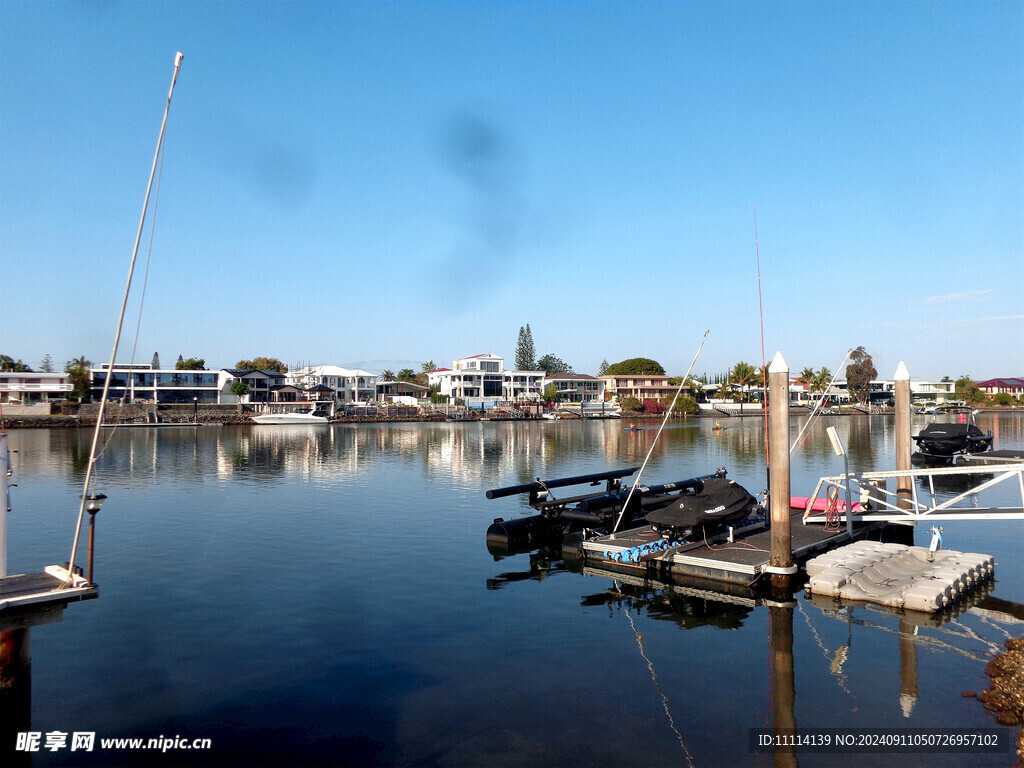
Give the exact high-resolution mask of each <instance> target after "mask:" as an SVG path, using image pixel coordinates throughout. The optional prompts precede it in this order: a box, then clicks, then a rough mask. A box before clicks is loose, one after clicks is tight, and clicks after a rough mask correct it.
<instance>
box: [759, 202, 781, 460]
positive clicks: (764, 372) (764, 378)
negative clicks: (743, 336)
mask: <svg viewBox="0 0 1024 768" xmlns="http://www.w3.org/2000/svg"><path fill="white" fill-rule="evenodd" d="M754 253H755V254H756V255H757V308H758V312H759V314H760V316H761V412H762V413H763V414H764V463H765V466H770V465H771V454H770V451H769V450H768V367H767V366H766V365H765V359H764V303H763V302H762V301H761V248H760V246H759V244H758V241H757V206H756V205H755V206H754ZM787 394H788V393H787Z"/></svg>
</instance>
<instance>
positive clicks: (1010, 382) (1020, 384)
mask: <svg viewBox="0 0 1024 768" xmlns="http://www.w3.org/2000/svg"><path fill="white" fill-rule="evenodd" d="M978 389H980V390H982V391H983V392H984V393H985V394H986V395H988V396H989V397H992V395H998V394H999V393H1001V392H1005V393H1006V394H1008V395H1010V396H1011V397H1016V398H1021V397H1024V379H1018V378H1008V379H986V380H985V381H979V382H978Z"/></svg>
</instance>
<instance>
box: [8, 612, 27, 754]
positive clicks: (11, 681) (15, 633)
mask: <svg viewBox="0 0 1024 768" xmlns="http://www.w3.org/2000/svg"><path fill="white" fill-rule="evenodd" d="M31 726H32V662H31V654H30V650H29V630H28V628H27V627H25V628H21V629H11V630H8V631H3V632H0V745H2V746H0V764H2V765H6V766H17V767H19V768H20V767H21V766H30V765H31V764H32V761H31V754H32V753H31V752H26V751H22V750H18V749H16V747H17V738H18V734H19V733H22V734H24V733H28V732H29V731H31V730H32V727H31Z"/></svg>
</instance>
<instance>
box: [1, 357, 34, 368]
mask: <svg viewBox="0 0 1024 768" xmlns="http://www.w3.org/2000/svg"><path fill="white" fill-rule="evenodd" d="M0 371H14V372H18V371H28V372H31V371H32V369H31V368H29V367H28V366H27V365H25V364H24V363H23V362H21V360H15V359H14V358H12V357H8V356H7V355H0Z"/></svg>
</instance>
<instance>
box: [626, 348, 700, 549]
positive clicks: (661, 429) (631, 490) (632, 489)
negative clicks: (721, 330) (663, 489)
mask: <svg viewBox="0 0 1024 768" xmlns="http://www.w3.org/2000/svg"><path fill="white" fill-rule="evenodd" d="M709 333H711V330H710V329H708V330H706V331H704V336H703V337H701V340H700V346H698V347H697V353H696V354H695V355H694V356H693V360H691V361H690V367H689V368H687V369H686V375H685V376H683V380H682V381H680V382H679V389H677V390H676V393H675V395H674V396H673V397H672V404H671V405H669V407H668V410H667V411H665V418H664V419H662V420H661V426H660V427H658V431H657V433H656V434H655V435H654V440H652V441H651V447H650V450H648V451H647V457H646V458H645V459H644V463H643V464H641V465H640V471H639V472H638V473H637V475H636V482H634V483H633V485H632V486H630V488H629V495H627V496H626V501H625V503H624V504H623V505H622V511H620V512H619V516H618V517H617V518H616V519H615V525H614V526H612V533H613V534H615V533H617V532H618V530H619V528H620V527H621V526H622V520H623V518H624V517H625V516H626V510H627V509H628V508H629V502H630V499H632V498H633V493H634V492H635V491H636V487H637V486H638V485H639V484H640V478H641V477H642V476H643V474H644V469H646V467H647V462H648V461H650V460H651V455H652V454H653V453H654V448H655V446H656V445H657V444H658V438H659V437H661V433H662V432H664V431H665V425H666V424H667V423H668V417H669V416H671V415H672V410H673V409H674V408H675V407H676V401H677V400H678V399H679V395H680V393H681V392H682V391H683V387H685V386H686V382H687V381H688V380H689V378H690V371H692V370H693V366H694V364H695V363H696V362H697V358H698V357H700V351H701V350H702V349H704V342H705V341H707V338H708V334H709Z"/></svg>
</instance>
